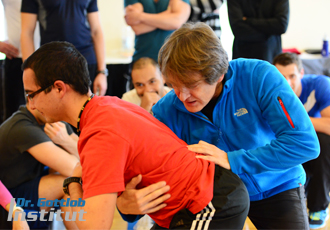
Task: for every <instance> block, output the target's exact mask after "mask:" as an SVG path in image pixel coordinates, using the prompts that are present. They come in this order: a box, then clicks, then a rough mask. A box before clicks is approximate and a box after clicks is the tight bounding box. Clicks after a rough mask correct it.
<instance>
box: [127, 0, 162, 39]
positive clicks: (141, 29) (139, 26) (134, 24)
mask: <svg viewBox="0 0 330 230" xmlns="http://www.w3.org/2000/svg"><path fill="white" fill-rule="evenodd" d="M134 11H136V13H142V12H143V5H142V4H141V3H140V2H137V3H134V4H132V5H128V6H127V7H126V8H125V12H126V13H128V12H129V13H128V14H132V12H134ZM125 21H126V23H127V25H129V26H131V28H132V29H133V31H134V33H135V35H141V34H145V33H149V32H151V31H154V30H155V29H157V27H155V26H149V25H147V24H144V23H141V22H139V21H136V20H134V21H130V20H129V18H128V17H126V14H125Z"/></svg>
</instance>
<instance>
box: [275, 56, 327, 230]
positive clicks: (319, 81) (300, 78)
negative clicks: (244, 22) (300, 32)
mask: <svg viewBox="0 0 330 230" xmlns="http://www.w3.org/2000/svg"><path fill="white" fill-rule="evenodd" d="M273 64H274V65H275V66H276V68H277V69H278V70H279V71H280V72H281V74H282V75H283V76H284V77H285V79H286V80H287V81H288V82H289V84H290V86H291V88H292V90H293V91H294V92H295V94H296V95H297V96H298V97H299V99H300V101H301V102H302V103H303V104H304V107H305V109H306V111H307V112H308V115H309V117H310V119H311V121H312V123H313V126H314V128H315V131H316V133H317V136H318V139H319V142H320V147H321V152H320V155H319V157H318V158H316V159H314V160H311V161H308V162H306V163H304V164H303V166H304V169H305V171H306V173H307V183H306V185H305V187H306V196H307V208H308V209H309V227H310V228H311V229H315V228H322V227H324V226H325V225H326V219H327V218H328V217H329V213H328V212H329V211H328V206H329V202H330V197H329V192H330V171H329V167H330V136H329V135H330V79H329V77H327V76H322V75H312V74H304V68H303V66H302V62H301V60H300V58H299V57H298V55H297V54H294V53H282V54H280V55H278V56H276V57H275V58H274V61H273Z"/></svg>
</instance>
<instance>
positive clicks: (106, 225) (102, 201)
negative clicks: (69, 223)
mask: <svg viewBox="0 0 330 230" xmlns="http://www.w3.org/2000/svg"><path fill="white" fill-rule="evenodd" d="M72 176H73V177H81V176H82V168H81V165H80V163H78V164H77V165H76V167H75V168H74V170H73V173H72ZM68 188H69V192H70V198H71V200H78V199H79V198H80V199H82V198H83V191H82V188H81V185H80V184H79V183H71V184H69V186H68ZM116 199H117V193H108V194H102V195H97V196H93V197H90V198H87V199H85V206H84V207H71V210H72V211H73V212H76V213H79V212H80V213H82V214H83V216H82V218H81V219H80V218H79V216H78V218H76V224H77V226H78V228H79V229H110V228H111V225H112V221H113V216H114V212H115V207H116ZM77 215H78V214H77ZM80 216H81V215H80ZM79 219H80V220H82V219H83V220H85V221H79Z"/></svg>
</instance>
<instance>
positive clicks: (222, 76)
mask: <svg viewBox="0 0 330 230" xmlns="http://www.w3.org/2000/svg"><path fill="white" fill-rule="evenodd" d="M224 77H225V75H224V74H222V75H221V77H219V79H218V81H217V83H220V82H222V80H223V78H224Z"/></svg>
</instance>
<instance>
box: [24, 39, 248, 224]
mask: <svg viewBox="0 0 330 230" xmlns="http://www.w3.org/2000/svg"><path fill="white" fill-rule="evenodd" d="M23 70H24V73H23V82H24V88H25V90H26V91H29V92H32V93H29V94H28V95H27V97H28V99H29V102H30V103H29V104H30V107H31V109H37V110H38V111H40V112H41V113H42V114H43V115H44V116H45V118H46V119H47V122H52V121H58V120H64V121H67V122H68V123H70V124H72V125H74V126H76V127H77V131H78V133H80V132H81V135H80V137H79V142H78V152H79V155H80V160H81V166H80V165H79V164H78V165H77V166H76V168H75V170H74V172H73V175H72V177H73V178H72V177H71V178H69V179H67V180H66V181H65V182H64V185H63V186H64V187H65V191H66V192H67V193H68V194H70V196H71V199H72V200H78V199H79V198H82V199H84V200H85V206H84V207H72V211H74V212H80V211H81V210H83V211H84V213H85V214H84V218H85V221H79V220H77V221H76V224H77V226H78V228H80V229H82V228H83V229H110V228H111V224H112V220H113V214H114V210H115V207H116V199H117V196H118V195H119V194H121V192H122V191H124V190H125V185H126V184H127V183H128V182H129V181H130V180H131V179H132V178H133V177H135V176H137V175H140V174H141V175H142V182H141V183H140V184H139V188H143V187H146V186H148V185H150V184H153V183H156V182H159V181H165V182H164V183H166V184H168V185H169V186H170V190H169V194H170V195H171V197H170V198H169V199H168V200H167V201H166V202H165V203H166V207H165V208H163V209H161V210H159V211H157V212H155V213H152V214H149V215H150V217H151V218H152V219H153V220H154V221H155V222H156V224H157V225H158V227H163V228H180V229H182V228H189V229H191V228H201V227H202V226H203V229H208V228H213V229H214V228H216V229H220V228H242V227H243V225H244V222H245V219H246V216H247V212H248V209H249V198H248V193H247V190H246V188H245V186H244V184H243V183H242V182H241V180H240V179H239V178H238V177H237V176H236V175H235V174H233V173H232V172H230V171H229V170H226V169H224V168H221V167H218V166H215V165H214V164H213V163H211V162H208V161H205V160H202V159H199V158H196V153H194V152H191V151H189V150H188V148H187V144H186V143H185V142H184V141H182V140H180V139H179V138H178V137H177V136H176V135H175V134H174V133H173V132H172V131H171V130H170V129H169V128H167V127H166V126H165V125H164V124H163V123H161V122H159V121H158V120H157V119H156V118H154V117H152V116H151V115H150V114H149V113H148V112H147V111H145V110H144V109H142V108H140V107H139V106H136V105H133V104H131V103H127V102H124V101H122V100H120V99H118V98H116V97H107V96H106V97H98V96H94V95H93V94H92V93H91V91H90V89H89V85H90V81H89V78H88V71H87V63H86V60H85V59H84V58H83V56H82V55H81V54H80V53H79V52H78V51H77V50H76V48H74V46H73V45H71V44H70V43H67V42H52V43H48V44H45V45H43V46H42V47H41V48H39V49H38V50H37V51H36V52H35V53H34V54H32V55H31V56H30V57H29V58H28V59H27V60H26V61H25V62H24V64H23ZM77 76H79V77H77ZM81 179H82V181H83V185H82V186H81V183H70V182H81Z"/></svg>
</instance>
